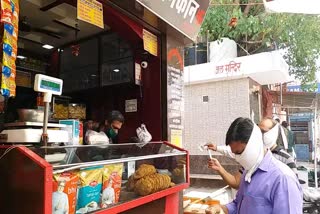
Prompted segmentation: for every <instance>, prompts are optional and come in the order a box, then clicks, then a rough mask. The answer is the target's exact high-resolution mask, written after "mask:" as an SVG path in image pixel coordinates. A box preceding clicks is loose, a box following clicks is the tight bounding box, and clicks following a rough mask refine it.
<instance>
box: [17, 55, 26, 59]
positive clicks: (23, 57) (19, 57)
mask: <svg viewBox="0 0 320 214" xmlns="http://www.w3.org/2000/svg"><path fill="white" fill-rule="evenodd" d="M17 58H18V59H25V58H26V57H25V56H21V55H18V56H17Z"/></svg>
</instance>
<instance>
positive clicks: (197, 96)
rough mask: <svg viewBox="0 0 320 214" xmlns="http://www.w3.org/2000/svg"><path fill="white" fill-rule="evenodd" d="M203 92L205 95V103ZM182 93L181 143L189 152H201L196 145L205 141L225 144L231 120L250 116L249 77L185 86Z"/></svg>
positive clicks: (193, 153)
mask: <svg viewBox="0 0 320 214" xmlns="http://www.w3.org/2000/svg"><path fill="white" fill-rule="evenodd" d="M203 96H208V98H209V101H208V102H207V103H204V102H203ZM184 97H185V123H184V124H185V134H184V143H183V147H184V148H186V149H187V150H189V151H190V154H191V155H203V154H204V153H203V152H201V151H199V149H198V145H201V144H205V143H207V142H208V141H212V142H214V143H216V144H218V145H224V144H225V135H226V132H227V130H228V128H229V126H230V124H231V122H232V121H233V120H234V119H236V118H237V117H250V100H249V79H248V78H244V79H238V80H228V81H218V82H212V83H204V84H197V85H191V86H185V90H184ZM205 155H206V153H205Z"/></svg>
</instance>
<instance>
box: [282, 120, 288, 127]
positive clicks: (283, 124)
mask: <svg viewBox="0 0 320 214" xmlns="http://www.w3.org/2000/svg"><path fill="white" fill-rule="evenodd" d="M281 125H282V126H283V127H284V128H288V126H289V124H288V122H287V121H283V122H282V123H281Z"/></svg>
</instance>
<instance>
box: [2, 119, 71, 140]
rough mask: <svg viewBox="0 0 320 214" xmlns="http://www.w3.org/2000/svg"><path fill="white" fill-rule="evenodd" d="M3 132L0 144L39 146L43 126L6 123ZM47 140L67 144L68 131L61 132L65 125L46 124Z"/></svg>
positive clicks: (38, 124) (26, 123)
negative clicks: (34, 144)
mask: <svg viewBox="0 0 320 214" xmlns="http://www.w3.org/2000/svg"><path fill="white" fill-rule="evenodd" d="M4 126H5V130H3V131H2V132H1V135H2V137H1V138H0V142H1V143H19V144H23V143H27V144H33V143H36V144H39V143H40V142H41V136H42V133H43V129H42V127H43V124H42V123H36V122H16V123H7V124H5V125H4ZM47 127H48V128H49V129H48V130H47V134H48V138H49V142H50V143H68V142H69V135H68V131H66V130H63V128H65V127H66V125H63V124H56V123H48V126H47ZM51 128H52V129H51Z"/></svg>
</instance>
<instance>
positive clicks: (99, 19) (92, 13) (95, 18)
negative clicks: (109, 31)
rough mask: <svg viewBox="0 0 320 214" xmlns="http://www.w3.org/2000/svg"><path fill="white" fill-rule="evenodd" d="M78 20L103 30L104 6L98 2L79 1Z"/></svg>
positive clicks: (91, 0) (92, 0)
mask: <svg viewBox="0 0 320 214" xmlns="http://www.w3.org/2000/svg"><path fill="white" fill-rule="evenodd" d="M77 19H79V20H82V21H84V22H88V23H90V24H93V25H95V26H98V27H100V28H102V29H103V28H104V22H103V5H102V4H101V3H100V2H98V1H96V0H78V4H77Z"/></svg>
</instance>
